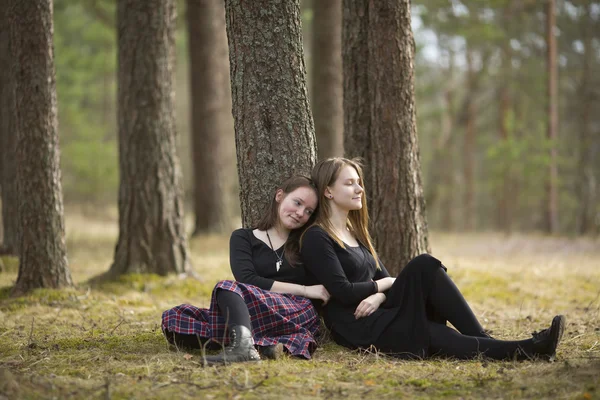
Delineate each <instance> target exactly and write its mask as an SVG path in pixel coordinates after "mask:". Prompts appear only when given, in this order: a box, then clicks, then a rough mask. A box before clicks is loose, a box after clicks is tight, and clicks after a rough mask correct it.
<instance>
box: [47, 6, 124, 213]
mask: <svg viewBox="0 0 600 400" xmlns="http://www.w3.org/2000/svg"><path fill="white" fill-rule="evenodd" d="M54 7H55V8H54V49H55V50H54V54H55V65H56V82H57V94H58V117H59V132H60V136H61V149H62V167H63V177H64V178H63V179H64V191H65V199H66V200H67V201H71V200H74V201H87V202H92V203H94V202H96V203H97V202H101V201H106V200H108V199H111V200H112V199H114V197H115V194H116V188H117V183H118V175H117V174H118V161H117V145H116V141H115V135H114V126H115V122H114V121H115V111H116V108H115V107H114V100H115V87H116V86H115V71H116V31H115V28H114V25H110V24H114V21H111V20H110V19H109V20H107V18H112V17H111V16H113V15H114V12H115V3H114V2H113V1H108V0H104V1H96V0H85V1H81V2H72V1H68V0H57V1H55V4H54Z"/></svg>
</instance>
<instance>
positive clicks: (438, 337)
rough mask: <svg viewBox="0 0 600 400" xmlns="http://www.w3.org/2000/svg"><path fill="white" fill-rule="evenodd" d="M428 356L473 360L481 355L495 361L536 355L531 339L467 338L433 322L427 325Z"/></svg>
mask: <svg viewBox="0 0 600 400" xmlns="http://www.w3.org/2000/svg"><path fill="white" fill-rule="evenodd" d="M429 354H430V355H432V356H435V355H439V356H444V357H453V358H458V359H473V358H476V357H477V356H478V355H479V354H482V355H484V356H486V357H489V358H492V359H495V360H510V359H514V358H516V359H526V358H530V357H533V356H534V355H537V353H536V349H535V347H534V342H533V340H532V339H527V340H511V341H508V340H496V339H491V338H485V337H474V336H467V335H463V334H461V333H459V332H456V331H455V330H454V329H452V328H450V327H448V326H446V325H442V324H438V323H435V322H430V323H429Z"/></svg>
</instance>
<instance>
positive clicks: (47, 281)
mask: <svg viewBox="0 0 600 400" xmlns="http://www.w3.org/2000/svg"><path fill="white" fill-rule="evenodd" d="M9 5H10V8H9V10H10V14H9V18H10V22H9V25H10V42H11V54H12V55H13V58H12V61H13V62H12V67H11V76H12V79H13V82H14V90H15V104H16V110H17V114H16V118H15V130H16V136H17V142H16V160H17V168H16V172H17V173H16V178H17V185H16V186H17V198H18V199H20V200H19V206H18V213H17V221H18V228H19V229H18V246H17V247H18V249H19V259H20V263H19V275H18V277H17V282H16V284H15V288H14V291H13V293H14V294H16V295H19V294H22V293H25V292H27V291H29V290H31V289H34V288H59V287H64V286H71V285H72V280H71V273H70V272H69V267H68V264H67V256H66V246H65V227H64V216H63V213H64V211H63V200H62V188H61V174H60V160H59V159H60V156H59V144H58V121H57V100H56V81H55V73H54V54H53V43H52V40H53V36H52V35H53V26H52V25H53V23H52V1H51V0H30V1H21V0H11V1H10V3H9Z"/></svg>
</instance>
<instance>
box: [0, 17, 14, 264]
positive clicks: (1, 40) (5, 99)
mask: <svg viewBox="0 0 600 400" xmlns="http://www.w3.org/2000/svg"><path fill="white" fill-rule="evenodd" d="M7 11H8V7H7V6H6V5H4V6H2V7H0V101H1V103H0V195H1V199H2V201H1V203H2V213H1V214H0V244H1V245H0V254H13V255H17V254H18V253H17V240H18V237H17V210H18V202H17V187H16V184H17V182H16V160H15V146H16V131H15V114H16V104H15V91H14V81H13V79H12V78H11V77H10V63H11V59H12V57H11V53H10V52H11V50H10V46H9V36H10V32H9V22H10V21H9V18H8V12H7Z"/></svg>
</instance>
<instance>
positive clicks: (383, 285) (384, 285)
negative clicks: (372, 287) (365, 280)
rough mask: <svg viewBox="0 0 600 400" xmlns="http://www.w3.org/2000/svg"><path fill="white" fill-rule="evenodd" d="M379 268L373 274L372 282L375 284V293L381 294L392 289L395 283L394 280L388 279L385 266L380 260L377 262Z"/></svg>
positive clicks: (388, 275)
mask: <svg viewBox="0 0 600 400" xmlns="http://www.w3.org/2000/svg"><path fill="white" fill-rule="evenodd" d="M379 267H381V269H378V270H377V272H375V276H374V277H373V280H374V281H375V282H377V292H379V293H383V292H387V291H388V290H389V288H391V287H392V285H393V284H394V282H395V281H396V278H391V277H390V274H389V272H388V271H387V269H386V268H385V265H383V263H382V262H381V260H379Z"/></svg>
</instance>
